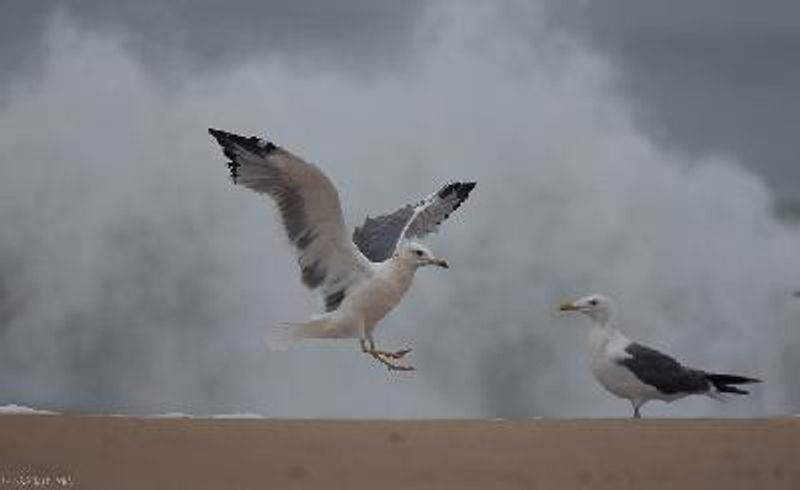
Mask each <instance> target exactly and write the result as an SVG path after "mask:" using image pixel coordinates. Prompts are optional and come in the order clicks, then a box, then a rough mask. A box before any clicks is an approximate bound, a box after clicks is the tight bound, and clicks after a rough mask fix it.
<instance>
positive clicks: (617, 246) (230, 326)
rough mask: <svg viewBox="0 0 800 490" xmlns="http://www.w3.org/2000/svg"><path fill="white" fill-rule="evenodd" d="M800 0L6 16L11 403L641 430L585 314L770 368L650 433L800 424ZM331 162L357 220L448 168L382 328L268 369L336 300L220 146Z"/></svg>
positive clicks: (81, 4) (20, 3)
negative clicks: (608, 307)
mask: <svg viewBox="0 0 800 490" xmlns="http://www.w3.org/2000/svg"><path fill="white" fill-rule="evenodd" d="M798 52H800V4H797V3H796V2H790V1H764V2H758V3H753V2H748V1H745V0H741V1H738V0H737V1H729V0H726V1H722V0H706V1H704V2H692V1H689V0H676V1H672V2H658V3H656V2H640V1H623V0H597V1H594V2H584V1H579V0H569V1H564V0H558V1H557V0H541V1H538V2H528V1H525V2H523V1H519V2H515V1H500V2H492V5H481V6H478V5H476V3H475V2H458V1H433V2H423V1H406V2H392V1H388V0H387V1H381V2H378V1H372V0H343V1H339V2H328V1H325V0H312V1H304V2H282V1H264V0H259V1H255V0H235V1H234V0H228V1H225V2H222V1H201V2H188V1H172V2H167V1H151V0H141V1H138V2H108V1H91V0H85V1H71V0H63V1H46V0H12V1H10V2H6V3H5V4H4V13H3V15H2V17H0V169H1V171H2V178H0V233H2V240H0V404H12V403H13V404H20V405H29V406H33V407H36V408H41V409H50V410H57V411H64V412H93V413H125V414H153V413H164V412H183V413H190V414H213V413H236V412H248V413H258V414H263V415H267V416H278V417H473V416H480V417H511V416H514V417H520V416H523V417H524V416H546V417H577V416H581V417H595V416H621V417H626V416H628V414H629V406H628V404H627V402H624V401H622V400H618V399H616V398H613V397H612V396H611V395H609V394H607V393H605V392H604V391H603V390H602V388H600V387H599V386H598V385H596V384H595V382H594V380H593V379H592V377H591V374H590V372H589V366H588V354H587V340H586V332H587V322H586V321H585V320H584V319H583V318H578V317H576V316H564V315H559V314H557V313H556V311H555V305H556V304H557V303H558V302H560V301H562V300H565V299H568V298H572V297H575V296H580V295H583V294H586V293H590V292H602V293H605V294H608V295H610V296H612V297H613V298H615V299H616V301H617V304H618V308H617V312H616V319H617V322H618V324H619V325H620V326H621V327H622V328H623V330H625V331H626V332H627V333H628V334H629V335H630V336H631V337H633V338H635V339H638V340H640V341H642V342H643V343H647V344H650V345H653V346H655V347H658V348H661V349H664V350H666V351H668V352H671V353H673V354H675V355H676V356H678V357H679V358H681V359H682V360H684V361H686V362H687V363H689V364H691V365H695V366H697V367H700V368H708V369H713V370H719V371H723V372H733V373H739V374H745V375H753V376H757V377H762V378H764V379H765V380H766V383H765V384H764V385H761V386H757V387H755V388H754V390H753V395H752V396H750V397H740V398H737V399H735V400H731V401H729V402H725V403H720V402H716V401H714V400H710V399H706V398H702V397H695V398H693V399H687V400H684V401H681V402H677V403H675V404H673V405H665V404H661V403H652V404H650V405H648V406H647V407H646V408H645V414H646V415H650V416H655V415H662V416H761V415H769V414H786V413H797V412H799V411H800V385H798V383H797V377H796V373H797V372H798V370H800V355H798V354H797V351H798V349H800V299H798V298H795V297H793V292H794V291H795V290H797V289H800V228H799V227H798V225H800V165H798V164H797V163H796V162H795V158H796V155H797V153H798V141H800V140H798V137H797V135H798V134H800V133H798V131H800V97H798V95H800V94H798V90H800V89H798V87H800V63H798V56H797V55H798ZM209 126H211V127H219V128H225V129H228V130H231V131H237V132H241V133H243V134H260V135H264V136H265V137H268V138H270V139H271V140H273V141H275V142H276V143H277V144H280V145H283V146H285V147H287V148H289V149H291V150H292V151H294V152H296V153H298V154H299V155H302V156H303V157H305V158H306V159H308V160H310V161H313V162H316V163H318V164H319V165H320V166H321V167H322V168H323V169H324V170H325V171H326V172H327V173H328V175H330V177H331V178H332V179H333V181H334V182H335V183H336V184H337V186H338V187H339V189H340V192H341V195H342V198H343V204H344V206H345V213H346V215H347V219H348V222H349V224H350V226H354V225H356V224H359V223H360V222H361V221H362V220H363V218H364V217H365V215H366V213H372V214H375V213H381V212H386V211H392V210H394V209H396V208H397V207H399V206H401V205H403V204H405V203H406V202H410V201H413V200H416V199H419V198H421V197H423V196H425V195H427V194H428V193H430V192H432V191H433V190H435V189H437V188H438V187H439V186H440V185H441V184H443V183H445V182H447V181H449V180H453V179H461V180H472V179H474V180H477V181H478V187H477V188H476V190H475V192H474V193H473V194H472V197H471V198H470V200H469V201H468V202H467V203H466V204H465V205H464V206H463V207H462V208H461V209H460V210H459V212H458V213H456V214H455V215H454V216H453V217H452V219H451V220H450V221H449V222H448V223H447V224H446V226H444V227H443V230H442V233H440V234H438V235H435V236H433V237H432V238H430V239H429V240H427V243H428V244H429V245H430V246H431V248H432V249H433V250H434V252H435V253H437V254H439V255H442V256H445V257H447V258H448V259H449V261H450V263H451V269H450V270H449V271H433V270H427V269H426V270H422V271H420V272H419V273H418V274H417V278H416V281H415V284H414V286H413V287H412V289H411V291H410V293H409V295H408V296H407V297H406V299H405V300H404V302H403V303H401V305H400V306H399V307H398V308H397V309H396V310H395V311H394V312H393V313H392V314H391V315H390V316H389V317H387V318H386V319H385V320H384V321H383V323H382V324H381V325H380V326H379V328H378V330H377V331H376V335H377V339H378V342H379V345H381V346H383V347H385V348H387V349H395V348H402V347H407V346H410V347H414V349H415V350H414V352H413V354H412V356H411V358H410V360H411V361H412V362H413V363H414V364H415V365H416V367H417V369H418V371H417V372H415V373H412V374H402V373H401V374H397V373H387V372H386V370H385V369H383V368H382V367H380V366H378V365H377V363H375V362H374V361H372V360H370V359H368V358H367V357H365V356H363V355H362V354H361V353H360V352H359V350H358V346H357V343H356V342H353V341H327V342H309V343H306V344H303V345H300V346H298V347H297V348H295V349H293V350H290V351H288V352H279V353H274V352H269V351H268V350H267V349H266V348H265V344H264V342H263V335H264V332H265V329H266V327H267V326H270V325H273V324H275V323H277V322H280V321H287V320H303V319H305V318H306V317H307V316H309V315H310V314H311V313H313V312H315V311H316V310H317V308H318V306H319V305H318V302H317V298H316V296H315V295H314V294H313V293H310V292H308V291H306V290H304V289H303V287H302V286H301V285H300V281H299V276H298V274H297V270H296V265H295V264H294V255H293V252H292V249H291V247H290V246H289V245H288V244H287V242H286V240H285V238H284V233H283V230H282V228H281V226H280V224H279V221H278V219H277V216H276V213H275V212H274V209H272V206H271V204H270V203H269V202H268V201H267V200H265V198H263V197H261V196H258V195H256V194H255V193H252V192H250V191H248V190H246V189H243V188H238V187H235V186H233V185H232V184H231V183H230V181H229V179H228V175H227V170H226V168H225V165H224V159H223V157H222V156H221V154H220V152H219V151H218V148H217V147H216V145H215V143H214V142H213V141H212V140H211V138H210V137H209V136H208V135H207V133H206V128H207V127H209Z"/></svg>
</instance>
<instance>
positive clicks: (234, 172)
mask: <svg viewBox="0 0 800 490" xmlns="http://www.w3.org/2000/svg"><path fill="white" fill-rule="evenodd" d="M208 134H210V135H211V136H212V137H213V138H214V139H215V140H217V143H219V145H220V146H221V147H222V153H223V154H225V156H226V157H228V158H229V159H230V161H227V162H225V164H226V165H227V166H228V170H230V172H231V179H232V180H233V183H234V184H235V183H236V180H237V178H238V177H239V167H241V163H239V162H238V161H237V150H236V148H235V147H236V146H238V147H241V148H243V149H244V150H246V151H248V152H251V153H254V154H256V155H260V156H262V157H265V156H267V155H269V154H270V153H272V152H273V151H275V149H276V148H278V147H277V146H276V145H275V144H274V143H272V142H271V141H266V140H263V139H261V138H258V137H256V136H251V137H249V138H246V137H244V136H240V135H238V134H234V133H229V132H227V131H223V130H221V129H214V128H208Z"/></svg>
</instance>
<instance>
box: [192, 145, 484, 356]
mask: <svg viewBox="0 0 800 490" xmlns="http://www.w3.org/2000/svg"><path fill="white" fill-rule="evenodd" d="M208 132H209V133H210V134H211V136H213V137H214V138H215V139H216V140H217V142H218V143H219V144H220V146H221V147H222V151H223V153H224V154H225V156H226V157H228V158H229V159H230V161H229V162H227V165H228V169H229V170H230V173H231V178H232V179H233V182H234V183H236V184H240V185H242V186H244V187H247V188H249V189H252V190H254V191H256V192H258V193H260V194H266V195H268V196H269V197H271V198H272V199H273V200H274V201H275V203H276V205H277V207H278V210H279V212H280V216H281V219H282V221H283V225H284V228H285V229H286V234H287V235H288V238H289V241H290V242H291V243H292V244H293V245H294V246H295V249H296V253H297V263H298V265H299V266H300V276H301V280H302V282H303V284H304V285H305V286H307V287H308V288H310V289H318V290H319V291H320V292H321V294H322V300H323V303H324V308H325V312H324V313H322V314H319V315H314V316H313V317H312V318H311V319H310V320H309V321H307V322H297V323H286V324H283V325H281V326H280V327H277V328H276V329H275V330H274V331H273V332H272V333H273V336H272V339H271V345H272V346H273V347H277V348H280V347H285V346H286V343H287V342H291V341H297V340H302V339H309V338H358V339H359V340H360V343H361V350H362V351H363V352H364V353H366V354H368V355H370V356H372V357H373V358H375V359H376V360H378V361H379V362H381V363H382V364H383V365H384V366H386V367H387V368H388V369H389V370H390V371H392V370H402V371H409V370H413V369H414V368H413V367H412V366H410V365H403V364H400V363H398V362H396V361H398V360H399V359H402V358H403V357H404V356H405V355H406V354H408V353H409V352H410V351H411V349H403V350H398V351H395V352H388V351H383V350H378V349H377V348H376V347H375V341H374V339H373V337H372V333H373V330H374V329H375V325H376V324H377V323H378V322H379V321H380V320H381V319H382V318H383V317H384V316H386V314H387V313H389V312H390V311H391V310H392V309H393V308H394V307H395V306H396V305H397V304H398V303H399V302H400V300H401V299H402V298H403V296H404V295H405V293H406V291H407V290H408V288H409V286H410V285H411V281H412V279H413V278H414V273H415V272H416V270H417V269H418V268H419V267H424V266H428V265H435V266H439V267H443V268H445V269H446V268H448V264H447V262H446V261H445V260H444V259H441V258H438V257H435V256H434V255H433V254H432V253H431V251H430V250H428V249H427V248H426V247H424V246H423V245H421V244H419V243H417V242H415V241H413V239H416V238H422V237H424V236H426V235H428V234H430V233H433V232H435V231H437V230H438V228H439V225H440V224H441V223H442V222H443V221H444V220H446V219H447V218H448V217H449V216H450V214H451V213H452V212H453V211H455V210H456V209H458V207H459V206H460V205H461V204H462V203H463V202H464V201H465V200H466V199H467V197H468V196H469V193H470V191H472V189H473V188H474V187H475V183H474V182H453V183H450V184H447V185H445V186H444V187H442V188H441V189H439V190H438V191H437V192H435V193H433V194H431V195H430V196H428V197H426V198H425V199H423V200H422V201H420V202H418V203H416V204H408V205H406V206H403V207H402V208H400V209H398V210H397V211H395V212H393V213H389V214H385V215H381V216H378V217H376V218H367V219H366V221H365V222H364V224H363V225H362V226H360V227H357V228H356V229H355V231H354V233H353V234H352V238H351V237H350V236H349V233H348V231H347V228H346V226H345V221H344V216H343V214H342V207H341V204H340V202H339V193H338V192H337V191H336V187H334V185H333V183H332V182H331V181H330V179H329V178H328V177H327V176H326V175H325V174H324V173H323V172H322V171H321V170H320V169H319V168H318V167H317V166H316V165H314V164H311V163H308V162H306V161H304V160H303V159H302V158H300V157H298V156H296V155H294V154H292V153H290V152H289V151H287V150H285V149H284V148H281V147H280V146H277V145H275V144H273V143H271V142H269V141H265V140H263V139H261V138H257V137H250V138H246V137H243V136H239V135H236V134H232V133H228V132H225V131H220V130H217V129H209V130H208ZM276 334H277V335H276Z"/></svg>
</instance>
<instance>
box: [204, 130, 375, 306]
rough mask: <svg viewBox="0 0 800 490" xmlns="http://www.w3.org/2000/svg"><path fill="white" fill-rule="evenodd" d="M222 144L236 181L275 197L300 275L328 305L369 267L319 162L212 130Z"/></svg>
mask: <svg viewBox="0 0 800 490" xmlns="http://www.w3.org/2000/svg"><path fill="white" fill-rule="evenodd" d="M208 131H209V133H210V134H211V136H213V137H214V139H216V140H217V142H218V143H219V144H220V146H221V147H222V151H223V153H224V154H225V156H226V157H228V158H229V159H230V161H229V162H227V165H228V168H229V169H230V172H231V178H232V179H233V182H234V183H236V184H239V185H242V186H244V187H247V188H248V189H252V190H254V191H256V192H258V193H260V194H266V195H268V196H269V197H271V198H272V199H273V201H275V204H276V205H277V207H278V210H279V211H280V215H281V220H282V221H283V225H284V228H285V230H286V235H287V236H288V238H289V241H290V242H291V243H292V244H293V245H294V246H295V249H296V252H297V262H298V264H299V266H300V274H301V279H302V282H303V284H304V285H306V286H307V287H309V288H311V289H317V288H321V289H322V291H321V292H322V295H323V299H324V302H325V309H326V311H332V310H335V309H336V308H338V306H339V305H340V304H341V302H342V301H343V300H344V297H345V295H346V294H347V290H348V289H350V288H351V287H352V286H353V285H354V284H357V283H358V282H360V281H361V280H363V279H364V278H365V277H367V276H368V275H369V273H370V264H369V261H368V260H366V258H365V257H364V256H363V255H362V254H361V252H359V250H358V249H357V248H356V247H355V246H354V245H353V243H352V242H351V240H350V239H349V238H348V233H347V229H346V227H345V222H344V216H343V214H342V207H341V204H340V201H339V194H338V192H337V191H336V188H335V187H334V185H333V183H332V182H331V181H330V179H329V178H328V177H327V176H326V175H325V174H324V173H323V172H322V171H321V170H320V169H319V168H318V167H317V166H316V165H313V164H311V163H308V162H306V161H304V160H303V159H301V158H299V157H297V156H295V155H293V154H292V153H290V152H289V151H287V150H285V149H283V148H281V147H279V146H277V145H275V144H273V143H271V142H269V141H265V140H262V139H260V138H257V137H250V138H246V137H243V136H239V135H236V134H232V133H228V132H225V131H220V130H216V129H209V130H208Z"/></svg>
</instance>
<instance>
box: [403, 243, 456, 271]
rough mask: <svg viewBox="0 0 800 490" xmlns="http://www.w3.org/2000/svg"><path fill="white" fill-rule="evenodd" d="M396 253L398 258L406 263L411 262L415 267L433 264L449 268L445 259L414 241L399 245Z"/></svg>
mask: <svg viewBox="0 0 800 490" xmlns="http://www.w3.org/2000/svg"><path fill="white" fill-rule="evenodd" d="M397 255H398V257H399V258H400V260H403V261H405V262H406V263H409V264H412V265H414V266H416V267H424V266H426V265H435V266H438V267H443V268H445V269H449V268H450V266H449V265H447V261H446V260H444V259H440V258H438V257H436V256H434V255H433V253H432V252H431V251H430V250H428V248H427V247H425V246H424V245H422V244H419V243H416V242H406V243H404V244H403V245H401V247H400V250H399V251H398V253H397Z"/></svg>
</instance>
